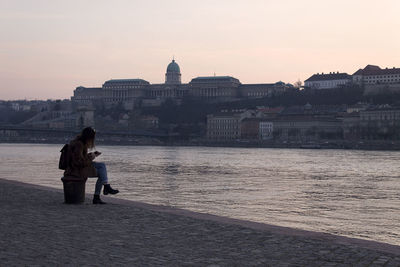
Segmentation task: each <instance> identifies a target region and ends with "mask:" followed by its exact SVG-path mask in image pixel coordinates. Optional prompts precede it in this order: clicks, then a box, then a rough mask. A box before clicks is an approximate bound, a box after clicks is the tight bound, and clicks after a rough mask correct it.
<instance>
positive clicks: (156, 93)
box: [71, 60, 400, 109]
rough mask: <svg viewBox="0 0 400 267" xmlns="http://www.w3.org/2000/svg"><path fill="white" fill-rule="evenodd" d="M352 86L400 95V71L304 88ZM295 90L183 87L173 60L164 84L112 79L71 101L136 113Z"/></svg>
mask: <svg viewBox="0 0 400 267" xmlns="http://www.w3.org/2000/svg"><path fill="white" fill-rule="evenodd" d="M349 84H356V85H359V86H363V87H364V88H365V90H366V91H367V92H370V93H371V92H376V91H378V90H379V89H385V88H386V89H387V88H388V89H390V90H397V91H400V68H390V69H389V68H385V69H381V68H380V67H379V66H374V65H367V66H366V67H365V68H364V69H359V70H357V71H356V72H355V73H354V74H353V75H349V74H347V73H339V72H330V73H325V74H324V73H317V74H314V75H312V76H311V77H309V78H308V79H306V80H305V82H304V88H306V89H316V90H320V89H333V88H339V87H343V86H347V85H349ZM293 89H295V88H294V87H293V85H291V84H288V83H284V82H277V83H261V84H242V83H241V82H240V81H239V80H238V79H236V78H234V77H231V76H209V77H197V78H194V79H192V80H191V81H190V82H189V83H187V84H182V82H181V71H180V67H179V65H178V64H177V63H176V62H175V60H172V62H171V63H169V65H168V66H167V71H166V74H165V83H162V84H150V83H149V82H148V81H146V80H143V79H112V80H108V81H106V82H104V84H103V85H102V87H83V86H79V87H77V88H76V89H75V90H74V95H73V97H72V98H71V100H72V101H73V102H75V103H77V104H79V105H90V104H93V103H94V102H96V101H100V102H102V103H104V104H105V105H106V106H112V105H115V104H119V103H121V104H123V105H124V107H125V108H126V109H133V108H134V107H136V106H159V105H161V104H162V103H163V102H164V101H165V100H166V99H172V100H174V101H175V102H176V103H180V101H182V99H183V98H184V97H194V98H196V99H199V100H203V101H206V102H227V101H235V100H238V99H253V98H264V97H269V96H272V95H277V94H282V93H284V92H286V91H288V90H293Z"/></svg>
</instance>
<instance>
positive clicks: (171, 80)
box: [165, 59, 181, 84]
mask: <svg viewBox="0 0 400 267" xmlns="http://www.w3.org/2000/svg"><path fill="white" fill-rule="evenodd" d="M165 83H166V84H181V69H180V68H179V65H178V64H177V63H176V62H175V59H172V62H171V63H169V64H168V67H167V72H166V73H165Z"/></svg>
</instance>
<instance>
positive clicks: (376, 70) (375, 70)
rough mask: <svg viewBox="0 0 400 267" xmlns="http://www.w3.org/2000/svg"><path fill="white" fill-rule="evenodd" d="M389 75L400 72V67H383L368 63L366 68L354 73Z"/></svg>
mask: <svg viewBox="0 0 400 267" xmlns="http://www.w3.org/2000/svg"><path fill="white" fill-rule="evenodd" d="M385 74H386V75H387V74H400V68H395V67H393V68H386V69H381V68H380V67H379V66H375V65H367V66H366V67H365V68H364V69H359V70H358V71H356V72H355V73H354V74H353V75H385Z"/></svg>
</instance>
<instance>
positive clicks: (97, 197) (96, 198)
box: [93, 195, 106, 204]
mask: <svg viewBox="0 0 400 267" xmlns="http://www.w3.org/2000/svg"><path fill="white" fill-rule="evenodd" d="M93 204H106V202H103V201H102V200H101V199H100V195H94V196H93Z"/></svg>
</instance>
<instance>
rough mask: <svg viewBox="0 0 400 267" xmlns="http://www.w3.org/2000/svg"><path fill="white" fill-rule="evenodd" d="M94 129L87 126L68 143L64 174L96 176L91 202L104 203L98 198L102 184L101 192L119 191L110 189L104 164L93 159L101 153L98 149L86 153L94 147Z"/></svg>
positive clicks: (85, 177)
mask: <svg viewBox="0 0 400 267" xmlns="http://www.w3.org/2000/svg"><path fill="white" fill-rule="evenodd" d="M95 136H96V131H95V130H94V129H93V128H91V127H87V128H85V129H83V130H82V132H81V133H80V134H79V135H78V136H77V137H76V138H75V139H74V140H72V141H71V142H70V143H69V146H68V166H67V168H66V170H65V172H64V176H73V177H80V178H82V179H84V180H86V179H87V178H88V177H98V178H97V182H96V186H95V191H94V197H93V204H106V203H105V202H103V201H102V200H101V199H100V193H101V188H102V186H103V185H104V190H103V194H104V195H107V194H112V195H114V194H117V193H118V192H119V191H118V190H115V189H112V188H111V186H110V184H109V183H108V177H107V169H106V165H105V164H104V163H102V162H94V161H93V160H94V159H95V158H96V157H97V156H99V155H100V154H101V153H100V152H98V151H95V152H92V153H88V149H93V148H94V139H95Z"/></svg>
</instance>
